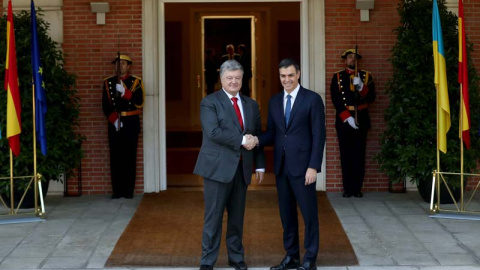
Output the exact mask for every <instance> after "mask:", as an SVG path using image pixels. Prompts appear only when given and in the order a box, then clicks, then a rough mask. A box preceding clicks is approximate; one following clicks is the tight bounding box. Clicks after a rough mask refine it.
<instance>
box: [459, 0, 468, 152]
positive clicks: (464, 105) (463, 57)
mask: <svg viewBox="0 0 480 270" xmlns="http://www.w3.org/2000/svg"><path fill="white" fill-rule="evenodd" d="M465 41H466V39H465V20H464V16H463V1H462V0H459V1H458V82H459V83H460V91H462V97H463V100H462V102H461V104H460V113H461V117H462V118H461V119H462V122H460V132H462V138H463V142H464V143H465V147H466V148H467V149H469V148H470V99H469V97H468V64H467V45H466V42H465Z"/></svg>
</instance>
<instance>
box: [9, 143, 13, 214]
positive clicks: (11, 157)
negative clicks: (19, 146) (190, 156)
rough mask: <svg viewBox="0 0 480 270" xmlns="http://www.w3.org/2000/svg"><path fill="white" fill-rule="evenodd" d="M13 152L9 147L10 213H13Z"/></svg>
mask: <svg viewBox="0 0 480 270" xmlns="http://www.w3.org/2000/svg"><path fill="white" fill-rule="evenodd" d="M13 207H14V205H13V152H12V148H10V215H13Z"/></svg>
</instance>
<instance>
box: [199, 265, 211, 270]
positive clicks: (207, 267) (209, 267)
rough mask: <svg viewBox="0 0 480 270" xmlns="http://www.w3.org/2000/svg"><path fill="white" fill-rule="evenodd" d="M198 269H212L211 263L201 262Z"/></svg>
mask: <svg viewBox="0 0 480 270" xmlns="http://www.w3.org/2000/svg"><path fill="white" fill-rule="evenodd" d="M200 270H213V265H206V264H202V265H200Z"/></svg>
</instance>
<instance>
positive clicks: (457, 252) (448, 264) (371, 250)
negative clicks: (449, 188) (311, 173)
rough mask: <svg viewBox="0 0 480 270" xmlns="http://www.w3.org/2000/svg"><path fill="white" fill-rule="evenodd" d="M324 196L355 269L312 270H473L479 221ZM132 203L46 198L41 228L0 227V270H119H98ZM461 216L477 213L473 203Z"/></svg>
mask: <svg viewBox="0 0 480 270" xmlns="http://www.w3.org/2000/svg"><path fill="white" fill-rule="evenodd" d="M251 192H254V191H251ZM328 197H329V198H330V201H331V203H332V205H333V207H334V208H335V210H336V212H337V214H338V217H339V218H340V221H341V222H342V224H343V227H344V229H345V231H346V232H347V234H348V237H349V238H350V241H351V243H352V245H353V247H354V249H355V253H356V254H357V257H358V260H359V265H358V266H349V267H319V268H318V269H322V270H334V269H335V270H346V269H352V270H353V269H355V270H367V269H368V270H370V269H372V270H380V269H387V270H410V269H421V270H437V269H455V270H457V269H458V270H470V269H480V221H469V220H456V219H438V218H430V217H429V211H428V208H429V205H428V204H427V203H425V202H423V201H422V200H421V198H420V197H419V196H418V193H417V192H416V191H409V192H407V193H406V194H391V193H365V197H364V198H342V197H341V194H340V193H329V194H328ZM140 199H141V197H140V196H137V197H135V198H134V199H132V200H127V199H119V200H111V199H110V198H108V197H106V196H82V197H68V198H67V197H62V196H48V197H47V199H46V210H47V219H46V221H42V222H31V223H16V224H4V225H0V269H46V270H48V269H73V270H75V269H112V270H114V269H125V268H104V264H105V262H106V260H107V258H108V256H109V255H110V253H111V251H112V250H113V248H114V246H115V243H116V241H117V240H118V238H119V237H120V235H121V234H122V232H123V230H124V228H125V227H126V226H127V224H128V222H129V220H130V218H131V217H132V215H133V213H134V212H135V209H136V207H137V205H138V203H139V202H140ZM445 207H447V206H445ZM469 209H470V210H476V211H480V199H478V198H477V199H475V201H474V202H473V203H472V205H471V206H470V208H469ZM247 264H248V259H247ZM131 269H142V270H148V269H150V270H152V269H166V268H131ZM175 269H178V270H182V269H185V270H186V269H188V270H191V269H192V270H193V269H198V268H196V267H195V268H175ZM251 269H252V270H255V269H257V270H266V269H268V268H251Z"/></svg>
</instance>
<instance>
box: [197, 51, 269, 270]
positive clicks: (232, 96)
mask: <svg viewBox="0 0 480 270" xmlns="http://www.w3.org/2000/svg"><path fill="white" fill-rule="evenodd" d="M242 76H243V68H242V66H241V65H240V64H239V63H238V62H237V61H235V60H227V61H225V62H224V63H223V64H222V66H221V67H220V80H221V83H222V91H217V92H214V93H213V94H210V95H208V96H206V97H205V98H204V99H203V100H202V102H201V104H200V121H201V123H202V131H203V141H202V147H201V149H200V153H199V155H198V159H197V164H196V165H195V170H194V173H195V174H198V175H200V176H202V177H203V178H204V180H203V183H204V191H203V196H204V201H205V216H204V226H203V236H202V258H201V260H200V270H211V269H213V266H214V265H215V262H216V261H217V257H218V252H219V249H220V238H221V236H222V220H223V212H224V210H225V208H226V209H227V212H228V221H227V235H226V243H227V252H228V264H229V265H230V266H232V267H233V268H235V269H237V270H246V269H247V265H246V264H245V261H244V249H243V244H242V237H243V217H244V213H245V200H246V194H247V187H248V185H249V184H250V182H251V178H252V173H253V168H254V166H255V168H257V172H256V179H257V180H258V182H259V183H260V182H262V180H263V174H264V171H265V170H264V168H265V155H264V152H263V148H260V147H256V144H255V141H254V139H253V137H252V136H250V135H246V134H251V135H253V136H255V135H258V134H260V133H261V129H262V125H261V120H260V110H259V107H258V104H257V102H256V101H254V100H253V99H251V98H249V97H247V96H243V95H241V94H239V92H240V89H241V88H242ZM242 146H243V147H242Z"/></svg>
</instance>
